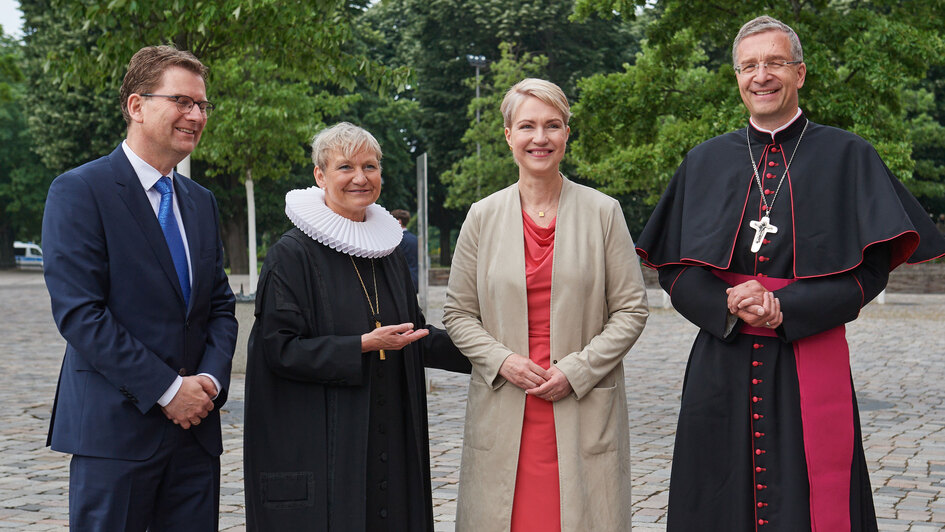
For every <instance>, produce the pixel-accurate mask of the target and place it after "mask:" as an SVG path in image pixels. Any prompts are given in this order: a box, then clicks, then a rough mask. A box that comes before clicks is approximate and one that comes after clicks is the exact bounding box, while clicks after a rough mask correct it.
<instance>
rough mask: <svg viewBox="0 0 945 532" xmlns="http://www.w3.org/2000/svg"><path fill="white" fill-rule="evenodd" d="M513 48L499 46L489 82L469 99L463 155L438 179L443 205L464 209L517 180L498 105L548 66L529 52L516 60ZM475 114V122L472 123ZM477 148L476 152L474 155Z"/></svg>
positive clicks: (472, 79)
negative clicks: (514, 87) (443, 193)
mask: <svg viewBox="0 0 945 532" xmlns="http://www.w3.org/2000/svg"><path fill="white" fill-rule="evenodd" d="M512 48H513V46H512V45H510V44H507V43H503V44H502V45H500V51H501V54H502V56H501V58H500V59H499V60H498V61H496V62H495V63H493V65H492V68H491V75H490V79H489V81H488V82H487V83H485V84H484V85H483V86H482V88H481V90H480V94H482V93H484V95H482V96H480V97H479V98H473V100H472V102H471V103H470V104H469V109H468V112H467V115H468V116H469V117H470V119H471V124H470V126H469V129H467V130H466V133H465V134H464V135H463V144H464V145H465V146H466V151H467V152H468V153H469V155H466V156H465V157H463V158H462V159H460V160H459V161H457V162H456V163H454V164H453V167H452V169H450V170H449V171H447V172H444V173H443V175H442V176H441V179H442V180H443V183H445V184H446V185H447V186H448V187H449V192H448V194H447V200H446V206H447V207H451V208H457V209H466V208H468V207H469V206H470V205H471V204H472V203H473V202H475V201H477V200H479V199H480V198H483V197H485V196H488V195H489V194H492V193H493V192H495V191H497V190H501V189H503V188H505V187H506V186H508V185H510V184H512V183H514V182H515V181H516V180H517V179H518V169H517V168H516V166H515V161H514V160H513V159H512V157H511V155H510V154H509V148H508V144H507V143H506V141H505V135H504V134H503V131H504V123H503V118H502V112H501V111H500V110H499V106H500V105H501V104H502V99H503V98H504V97H505V92H506V91H507V90H508V88H509V87H511V86H512V85H514V84H516V83H518V82H519V81H521V80H522V79H523V78H530V77H541V76H542V74H543V73H544V69H545V67H546V66H547V64H548V59H547V58H546V57H544V56H540V55H539V56H533V55H532V54H529V53H524V54H522V57H521V58H516V57H515V56H514V55H513V52H512ZM475 83H476V80H475V78H471V79H469V80H467V84H469V85H473V87H475ZM476 111H479V113H480V117H479V121H477V120H476ZM477 145H478V146H479V148H480V150H479V151H480V153H478V154H477V153H476V147H477Z"/></svg>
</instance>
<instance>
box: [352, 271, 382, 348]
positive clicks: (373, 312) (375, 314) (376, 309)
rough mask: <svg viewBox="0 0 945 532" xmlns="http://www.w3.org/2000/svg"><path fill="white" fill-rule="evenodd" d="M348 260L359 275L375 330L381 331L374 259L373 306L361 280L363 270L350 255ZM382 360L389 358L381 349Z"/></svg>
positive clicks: (379, 303) (372, 274)
mask: <svg viewBox="0 0 945 532" xmlns="http://www.w3.org/2000/svg"><path fill="white" fill-rule="evenodd" d="M348 258H349V259H351V265H352V266H354V273H356V274H358V280H359V281H361V289H362V290H364V297H365V299H367V304H368V308H370V309H371V315H372V316H373V317H374V328H375V329H379V328H380V327H381V299H380V297H378V293H377V275H375V272H374V259H371V277H372V278H374V304H373V305H372V304H371V296H369V295H368V291H367V287H366V286H364V279H363V278H361V270H359V269H358V265H357V264H355V263H354V257H352V256H351V255H348ZM379 351H380V354H381V360H387V357H386V356H385V354H384V350H383V349H380V350H379Z"/></svg>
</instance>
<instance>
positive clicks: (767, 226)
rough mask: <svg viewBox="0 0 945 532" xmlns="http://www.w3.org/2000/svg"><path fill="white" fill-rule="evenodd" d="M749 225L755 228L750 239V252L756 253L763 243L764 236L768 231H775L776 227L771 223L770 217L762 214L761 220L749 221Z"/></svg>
mask: <svg viewBox="0 0 945 532" xmlns="http://www.w3.org/2000/svg"><path fill="white" fill-rule="evenodd" d="M748 225H749V226H751V228H752V229H754V230H755V239H754V240H752V241H751V252H752V253H758V250H759V249H761V244H762V243H764V240H765V236H767V235H768V233H777V232H778V228H777V227H776V226H774V225H771V219H769V218H768V217H767V216H762V217H761V220H759V221H757V222H749V223H748Z"/></svg>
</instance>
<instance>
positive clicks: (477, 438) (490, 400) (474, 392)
mask: <svg viewBox="0 0 945 532" xmlns="http://www.w3.org/2000/svg"><path fill="white" fill-rule="evenodd" d="M498 406H499V392H498V391H496V390H493V389H492V387H491V386H489V385H488V384H486V383H485V382H482V381H481V380H479V379H478V376H477V375H475V374H474V375H473V378H472V379H470V381H469V396H468V398H467V403H466V431H465V435H464V436H463V438H464V440H465V441H466V442H467V444H468V445H469V446H470V447H472V448H474V449H479V450H481V451H488V450H490V449H492V446H493V445H495V433H496V425H497V422H496V410H497V409H498Z"/></svg>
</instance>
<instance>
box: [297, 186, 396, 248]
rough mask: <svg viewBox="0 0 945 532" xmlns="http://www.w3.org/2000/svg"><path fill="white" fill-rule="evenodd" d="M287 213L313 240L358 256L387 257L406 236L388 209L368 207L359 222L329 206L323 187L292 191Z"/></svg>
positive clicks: (373, 204) (374, 204)
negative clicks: (362, 219)
mask: <svg viewBox="0 0 945 532" xmlns="http://www.w3.org/2000/svg"><path fill="white" fill-rule="evenodd" d="M285 214H286V216H288V217H289V220H291V221H292V223H293V224H295V226H296V227H298V228H299V229H300V230H301V231H302V232H303V233H305V234H306V235H308V236H309V237H311V238H312V239H313V240H315V241H317V242H320V243H322V244H324V245H326V246H328V247H330V248H331V249H334V250H336V251H340V252H341V253H344V254H346V255H353V256H355V257H364V258H368V259H376V258H379V257H386V256H387V255H390V254H391V253H393V251H394V250H395V249H397V245H398V244H400V241H401V239H403V237H404V233H403V230H402V229H401V227H400V222H398V221H397V219H396V218H394V217H393V216H391V214H390V213H389V212H387V209H385V208H384V207H381V206H380V205H378V204H376V203H372V204H370V205H368V208H367V211H366V212H365V215H364V221H363V222H355V221H354V220H349V219H348V218H345V217H344V216H342V215H340V214H338V213H336V212H335V211H333V210H331V209H330V208H329V207H328V205H325V191H323V190H322V189H320V188H319V187H309V188H305V189H298V190H291V191H289V193H288V194H286V195H285Z"/></svg>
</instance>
